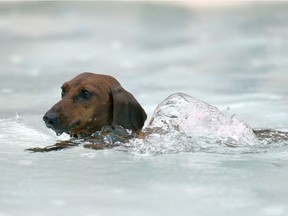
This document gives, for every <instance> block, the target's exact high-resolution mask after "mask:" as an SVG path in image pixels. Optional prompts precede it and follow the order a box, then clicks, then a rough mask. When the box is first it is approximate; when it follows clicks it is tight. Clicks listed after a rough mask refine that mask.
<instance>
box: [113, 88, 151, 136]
mask: <svg viewBox="0 0 288 216" xmlns="http://www.w3.org/2000/svg"><path fill="white" fill-rule="evenodd" d="M111 93H112V98H113V122H112V123H113V124H114V125H120V126H122V127H124V128H127V129H130V130H133V131H138V130H140V129H141V128H142V127H143V125H144V122H145V120H146V118H147V115H146V113H145V111H144V109H143V108H142V107H141V105H140V104H139V103H138V101H137V100H136V99H135V98H134V96H133V95H132V94H131V93H129V92H128V91H126V90H125V89H123V88H122V86H117V87H114V88H112V89H111Z"/></svg>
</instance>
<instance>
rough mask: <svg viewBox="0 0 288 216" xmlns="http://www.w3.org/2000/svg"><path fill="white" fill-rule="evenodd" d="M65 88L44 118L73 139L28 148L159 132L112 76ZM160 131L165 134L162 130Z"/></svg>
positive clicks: (106, 143) (278, 136)
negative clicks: (145, 125) (144, 126)
mask: <svg viewBox="0 0 288 216" xmlns="http://www.w3.org/2000/svg"><path fill="white" fill-rule="evenodd" d="M61 89H62V99H61V100H60V101H59V102H58V103H56V104H55V105H54V106H53V107H52V108H51V109H50V110H48V111H47V113H46V114H45V115H44V117H43V120H44V122H45V124H46V126H47V127H48V128H51V129H52V130H54V131H55V132H56V134H57V135H61V134H62V133H67V134H69V135H70V137H71V139H70V140H67V141H61V142H58V143H56V144H55V145H51V146H47V147H44V148H30V149H27V150H29V151H32V152H49V151H55V150H61V149H65V148H69V147H72V146H76V145H79V144H80V143H81V142H79V141H77V140H79V139H80V140H84V141H88V142H84V144H83V142H82V144H83V146H84V147H85V148H90V149H103V148H111V147H114V146H117V145H119V143H125V142H128V141H129V140H130V139H132V138H142V139H143V138H145V137H146V136H147V135H149V134H151V133H155V131H149V128H146V129H145V130H142V128H143V125H144V123H145V121H146V119H147V114H146V112H145V110H144V109H143V107H142V106H141V105H140V104H139V102H138V101H137V100H136V99H135V97H134V96H133V95H132V94H131V93H130V92H128V91H127V90H125V89H124V88H123V87H122V86H121V85H120V83H119V82H118V81H117V80H116V79H115V78H113V77H111V76H108V75H102V74H94V73H89V72H85V73H82V74H80V75H78V76H76V77H75V78H73V79H72V80H70V81H69V82H65V83H64V84H63V85H62V87H61ZM151 122H153V118H152V119H151ZM151 122H150V124H151ZM174 126H175V125H174ZM174 126H173V127H174ZM154 129H155V128H154ZM152 130H153V129H152ZM162 132H163V131H162ZM156 133H160V134H161V131H160V132H159V130H158V132H156ZM252 133H254V134H255V135H256V137H257V138H258V140H260V141H261V140H262V141H264V142H266V143H267V141H268V142H269V143H273V142H279V141H288V133H287V132H281V131H276V130H271V129H262V130H253V132H252Z"/></svg>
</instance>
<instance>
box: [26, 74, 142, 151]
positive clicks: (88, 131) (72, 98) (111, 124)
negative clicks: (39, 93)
mask: <svg viewBox="0 0 288 216" xmlns="http://www.w3.org/2000/svg"><path fill="white" fill-rule="evenodd" d="M61 89H62V93H61V95H62V99H61V100H60V101H59V102H58V103H56V104H55V105H54V106H53V107H52V108H51V109H50V110H48V112H47V113H46V114H45V115H44V117H43V120H44V122H45V124H46V126H47V127H48V128H51V129H52V130H54V131H55V132H56V134H57V135H61V134H62V133H67V134H69V135H70V137H71V138H78V139H79V138H80V139H89V140H90V141H91V140H92V141H91V143H90V144H89V145H86V146H85V147H88V148H95V149H101V148H104V147H106V146H107V145H105V143H104V142H103V138H104V136H106V138H107V135H108V136H109V134H110V138H111V139H114V143H115V142H117V141H119V140H120V141H125V140H127V139H129V138H131V137H135V136H137V134H140V131H141V129H142V127H143V125H144V122H145V120H146V119H147V114H146V112H145V111H144V109H143V108H142V106H141V105H140V104H139V102H138V101H137V100H136V99H135V97H134V96H133V95H132V94H131V93H130V92H128V91H127V90H125V89H124V88H123V87H122V86H121V85H120V83H119V82H118V81H117V80H116V79H115V78H113V77H111V76H108V75H102V74H94V73H89V72H85V73H81V74H79V75H78V76H76V77H75V78H73V79H72V80H70V81H69V82H65V83H64V84H63V85H62V87H61ZM97 132H98V133H97ZM95 133H96V134H95ZM93 134H94V136H92V135H93ZM91 138H92V139H91ZM112 144H113V143H112ZM74 145H75V142H74V143H73V142H69V141H63V142H60V143H57V144H55V145H53V146H48V147H45V148H31V149H28V150H30V151H34V152H46V151H53V150H60V149H63V148H67V147H70V146H74Z"/></svg>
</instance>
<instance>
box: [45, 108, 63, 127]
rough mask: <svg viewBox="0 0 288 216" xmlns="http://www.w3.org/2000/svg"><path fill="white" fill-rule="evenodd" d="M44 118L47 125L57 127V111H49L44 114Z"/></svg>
mask: <svg viewBox="0 0 288 216" xmlns="http://www.w3.org/2000/svg"><path fill="white" fill-rule="evenodd" d="M43 120H44V122H45V124H46V125H47V127H51V128H55V126H56V125H57V124H58V123H59V116H58V115H57V113H55V112H52V111H49V112H47V113H46V114H45V115H44V117H43Z"/></svg>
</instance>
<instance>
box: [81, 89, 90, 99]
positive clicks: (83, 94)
mask: <svg viewBox="0 0 288 216" xmlns="http://www.w3.org/2000/svg"><path fill="white" fill-rule="evenodd" d="M80 97H81V98H83V99H85V100H88V99H90V98H91V97H92V93H91V92H89V91H87V90H82V91H81V93H80Z"/></svg>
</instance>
